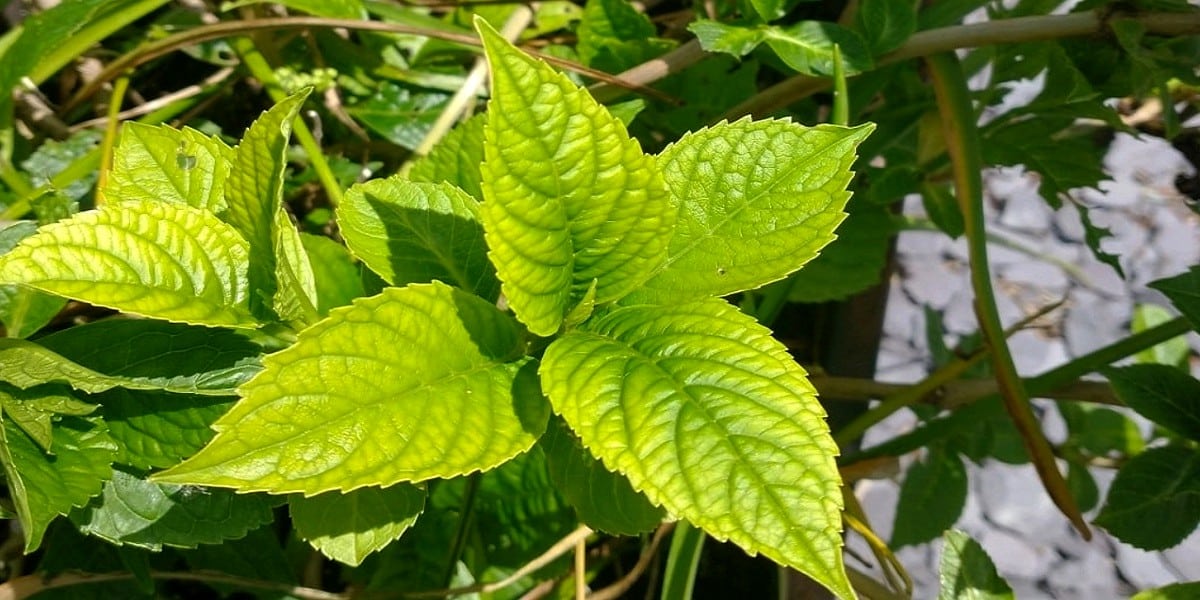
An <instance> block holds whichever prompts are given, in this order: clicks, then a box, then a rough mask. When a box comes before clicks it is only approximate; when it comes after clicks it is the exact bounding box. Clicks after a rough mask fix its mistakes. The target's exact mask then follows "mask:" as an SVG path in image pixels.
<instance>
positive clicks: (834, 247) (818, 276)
mask: <svg viewBox="0 0 1200 600" xmlns="http://www.w3.org/2000/svg"><path fill="white" fill-rule="evenodd" d="M846 211H847V212H848V213H850V214H849V216H847V217H846V220H845V221H844V222H842V224H841V225H840V226H839V227H838V228H837V239H835V240H834V241H833V243H831V244H829V245H828V246H826V247H825V249H824V250H822V251H821V253H820V254H818V255H817V257H816V258H814V259H813V260H812V261H811V262H809V263H808V264H806V265H804V268H803V269H800V270H799V271H797V272H796V273H793V274H792V276H791V277H789V278H788V280H787V282H786V283H781V285H788V286H790V287H789V291H788V300H789V301H791V302H826V301H829V300H841V299H843V298H847V297H849V296H851V295H853V294H856V293H858V292H860V291H862V290H865V289H867V288H869V287H871V286H872V285H875V284H877V283H879V280H880V277H881V275H882V273H883V268H884V266H886V264H887V254H888V248H889V247H891V243H890V241H891V238H892V235H894V234H895V233H896V225H895V223H894V221H893V219H892V215H891V212H890V211H889V210H888V209H887V208H886V207H883V206H876V205H872V204H865V203H864V202H850V203H849V204H847V206H846Z"/></svg>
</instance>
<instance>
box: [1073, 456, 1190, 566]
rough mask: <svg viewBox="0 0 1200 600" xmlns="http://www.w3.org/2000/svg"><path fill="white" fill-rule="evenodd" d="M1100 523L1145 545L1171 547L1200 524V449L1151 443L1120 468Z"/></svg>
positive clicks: (1131, 541)
mask: <svg viewBox="0 0 1200 600" xmlns="http://www.w3.org/2000/svg"><path fill="white" fill-rule="evenodd" d="M1095 523H1096V524H1097V525H1099V526H1101V527H1103V528H1105V529H1107V530H1108V532H1109V533H1111V534H1113V536H1115V537H1116V538H1117V539H1119V540H1121V541H1122V542H1125V543H1127V544H1130V545H1132V546H1135V547H1137V548H1141V549H1143V550H1166V549H1167V548H1170V547H1172V546H1174V545H1176V544H1178V543H1179V542H1182V541H1183V539H1184V538H1186V537H1187V536H1188V535H1189V534H1191V532H1192V530H1194V529H1196V526H1197V525H1198V524H1200V452H1197V451H1196V450H1195V449H1192V448H1183V447H1178V446H1166V447H1161V448H1151V449H1149V450H1147V451H1145V452H1143V453H1141V454H1139V455H1137V456H1135V457H1133V458H1132V459H1130V460H1129V462H1127V463H1125V465H1124V466H1122V467H1121V470H1120V471H1118V472H1117V477H1116V479H1114V480H1113V483H1112V487H1111V488H1109V490H1108V498H1107V499H1105V502H1104V507H1103V508H1101V509H1100V515H1099V516H1097V517H1096V520H1095Z"/></svg>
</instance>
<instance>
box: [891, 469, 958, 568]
mask: <svg viewBox="0 0 1200 600" xmlns="http://www.w3.org/2000/svg"><path fill="white" fill-rule="evenodd" d="M966 503H967V469H966V467H965V466H964V465H963V462H962V459H961V458H959V456H958V455H957V454H955V453H953V452H949V451H946V450H944V449H941V448H937V447H935V448H933V449H931V450H930V451H929V454H928V455H927V456H926V457H925V459H924V460H922V461H920V462H916V463H913V465H912V466H910V467H909V468H908V472H907V473H906V474H905V476H904V483H903V484H902V485H901V486H900V500H899V502H898V503H897V505H896V523H895V526H894V527H893V528H892V540H891V544H890V545H891V547H893V548H900V547H902V546H908V545H912V544H923V543H925V542H928V541H929V540H932V539H935V538H937V537H938V536H940V535H942V534H943V533H944V532H945V531H946V530H947V529H949V528H950V527H951V526H953V525H954V523H955V522H957V521H958V517H959V516H960V515H961V514H962V511H963V507H964V506H966Z"/></svg>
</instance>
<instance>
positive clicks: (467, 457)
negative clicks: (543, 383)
mask: <svg viewBox="0 0 1200 600" xmlns="http://www.w3.org/2000/svg"><path fill="white" fill-rule="evenodd" d="M524 345H525V337H524V335H523V332H522V331H521V330H520V327H519V326H518V325H517V324H516V322H514V321H513V320H512V319H511V318H510V317H508V316H507V315H505V314H503V313H501V312H500V311H499V310H497V309H496V307H495V306H493V305H491V304H490V303H488V302H486V301H484V300H481V299H479V298H478V297H475V296H471V295H469V294H466V293H464V292H461V291H459V290H457V289H455V288H451V287H449V286H446V285H444V284H441V283H436V282H435V283H433V284H419V285H411V286H408V287H407V288H388V289H385V290H384V291H383V293H382V294H380V295H378V296H372V297H370V298H364V299H360V300H358V301H356V302H355V303H354V304H353V305H352V306H349V307H344V308H339V309H335V310H334V311H332V312H331V313H330V316H329V317H328V318H327V319H325V320H323V321H321V322H319V323H317V324H316V325H314V326H312V327H309V328H308V329H306V330H304V331H302V332H301V333H300V335H299V339H298V340H297V342H296V344H295V345H293V346H291V347H289V348H288V349H286V350H283V351H282V352H278V353H276V354H272V355H270V356H268V357H267V358H266V359H265V360H264V361H263V362H264V367H265V369H264V371H263V372H262V373H260V374H259V375H258V376H256V377H255V378H254V379H252V380H251V381H250V382H249V383H247V384H245V385H243V386H242V387H241V389H240V391H241V394H242V399H241V400H240V401H239V402H238V404H237V405H236V406H234V408H233V410H231V411H229V413H227V414H226V415H225V416H223V417H222V418H221V419H220V420H218V421H217V422H216V423H215V424H214V425H213V428H214V429H216V430H217V436H216V438H214V439H213V441H212V443H210V444H209V445H208V446H207V447H205V448H204V449H203V450H201V451H200V452H199V453H198V454H196V455H195V456H193V457H192V458H190V459H189V460H187V461H185V462H183V463H182V464H180V465H179V466H177V467H174V468H172V469H169V470H167V471H165V472H163V473H160V474H159V475H157V476H156V478H157V480H158V481H162V482H170V483H190V484H196V485H214V486H220V487H232V488H237V489H239V490H242V491H269V492H274V493H291V492H301V493H304V494H306V495H313V494H319V493H321V492H324V491H328V490H341V491H349V490H353V489H356V488H359V487H363V486H369V485H377V486H389V485H392V484H394V483H398V482H401V481H422V480H426V479H431V478H435V477H453V476H456V475H462V474H466V473H470V472H473V471H480V470H487V469H490V468H493V467H496V466H497V465H500V464H502V463H504V462H505V461H507V460H509V459H511V458H512V457H513V456H516V455H517V454H520V453H521V452H524V451H525V450H528V449H529V447H530V446H532V445H533V443H534V442H535V441H536V440H537V438H538V437H539V436H540V435H541V433H542V431H543V430H544V428H545V426H546V419H547V418H548V415H549V411H548V407H547V406H546V404H545V401H544V400H543V399H542V396H541V394H540V392H539V391H538V389H537V383H536V380H535V379H534V377H533V372H532V365H533V363H531V362H530V360H529V359H528V358H526V357H525V356H524ZM414 349H419V351H414ZM526 367H529V368H526Z"/></svg>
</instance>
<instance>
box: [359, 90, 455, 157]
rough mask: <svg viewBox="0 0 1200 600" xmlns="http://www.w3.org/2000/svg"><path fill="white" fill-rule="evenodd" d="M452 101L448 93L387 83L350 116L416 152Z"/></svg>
mask: <svg viewBox="0 0 1200 600" xmlns="http://www.w3.org/2000/svg"><path fill="white" fill-rule="evenodd" d="M449 101H450V94H447V93H443V92H414V91H413V90H411V89H409V88H407V87H402V86H399V85H396V84H394V83H391V82H386V81H385V82H384V83H383V84H381V85H380V86H379V88H378V89H377V90H375V94H374V95H372V96H371V97H370V98H367V99H366V100H364V101H362V102H359V103H358V104H355V105H353V106H349V107H347V108H346V112H347V113H349V114H350V116H352V117H354V118H355V119H358V120H359V121H362V123H363V125H366V126H367V128H369V129H370V130H371V131H374V132H375V133H378V134H379V135H381V136H383V137H384V138H385V139H387V140H388V141H389V142H391V143H393V144H396V145H397V146H400V147H403V148H407V149H408V150H416V149H417V147H418V146H420V145H421V141H422V140H424V139H425V136H426V135H428V134H429V130H430V129H431V128H432V127H433V123H434V121H436V120H437V118H438V115H439V114H441V113H442V109H444V108H445V107H446V103H447V102H449Z"/></svg>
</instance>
